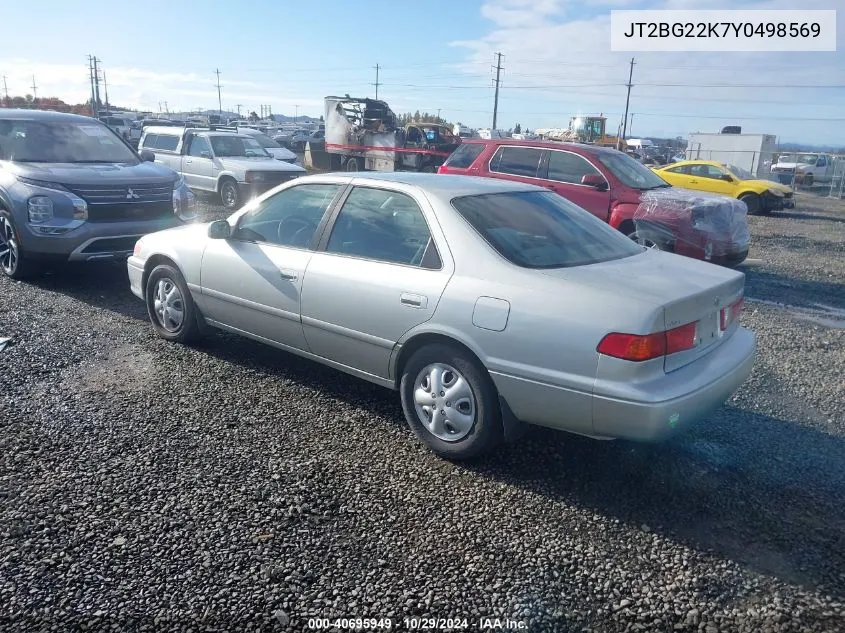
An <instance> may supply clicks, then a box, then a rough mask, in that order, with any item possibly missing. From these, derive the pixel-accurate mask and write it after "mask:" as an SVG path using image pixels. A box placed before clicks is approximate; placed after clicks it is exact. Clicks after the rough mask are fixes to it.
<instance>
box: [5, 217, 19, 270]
mask: <svg viewBox="0 0 845 633" xmlns="http://www.w3.org/2000/svg"><path fill="white" fill-rule="evenodd" d="M19 258H20V250H19V248H18V240H17V237H15V229H14V228H13V227H12V223H11V222H10V221H9V219H8V218H6V217H0V268H2V269H3V272H4V273H6V274H7V275H9V276H12V275H14V274H15V272H16V271H17V269H18V260H19Z"/></svg>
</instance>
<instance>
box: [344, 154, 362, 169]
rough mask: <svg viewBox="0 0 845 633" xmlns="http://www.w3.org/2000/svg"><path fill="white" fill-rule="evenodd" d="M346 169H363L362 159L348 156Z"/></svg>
mask: <svg viewBox="0 0 845 633" xmlns="http://www.w3.org/2000/svg"><path fill="white" fill-rule="evenodd" d="M346 171H361V159H360V158H356V157H355V156H352V157H350V158H347V159H346Z"/></svg>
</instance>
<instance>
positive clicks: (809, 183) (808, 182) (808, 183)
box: [801, 174, 813, 187]
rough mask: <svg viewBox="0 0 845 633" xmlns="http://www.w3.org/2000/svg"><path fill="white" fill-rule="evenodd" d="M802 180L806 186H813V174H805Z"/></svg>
mask: <svg viewBox="0 0 845 633" xmlns="http://www.w3.org/2000/svg"><path fill="white" fill-rule="evenodd" d="M801 182H802V184H803V185H804V186H805V187H812V186H813V174H804V177H803V178H802V179H801Z"/></svg>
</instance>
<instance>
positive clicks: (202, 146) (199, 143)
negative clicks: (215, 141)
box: [188, 136, 211, 158]
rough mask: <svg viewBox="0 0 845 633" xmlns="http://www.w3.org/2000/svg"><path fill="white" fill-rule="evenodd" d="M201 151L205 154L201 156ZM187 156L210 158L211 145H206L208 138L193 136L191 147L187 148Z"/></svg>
mask: <svg viewBox="0 0 845 633" xmlns="http://www.w3.org/2000/svg"><path fill="white" fill-rule="evenodd" d="M203 153H205V156H203ZM188 156H198V157H203V158H210V157H211V147H209V145H208V140H207V139H206V138H204V137H202V136H195V137H194V138H193V139H192V140H191V147H190V148H188Z"/></svg>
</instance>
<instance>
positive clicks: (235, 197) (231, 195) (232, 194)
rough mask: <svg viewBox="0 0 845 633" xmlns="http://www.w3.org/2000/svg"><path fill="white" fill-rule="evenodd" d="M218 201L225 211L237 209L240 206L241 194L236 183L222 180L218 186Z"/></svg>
mask: <svg viewBox="0 0 845 633" xmlns="http://www.w3.org/2000/svg"><path fill="white" fill-rule="evenodd" d="M220 201H221V202H222V203H223V206H224V207H226V208H227V209H232V210H235V209H237V208H238V207H239V206H240V204H241V192H240V190H239V189H238V183H236V182H235V181H234V180H231V179H228V178H227V179H226V180H224V181H223V182H222V183H221V184H220Z"/></svg>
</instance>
